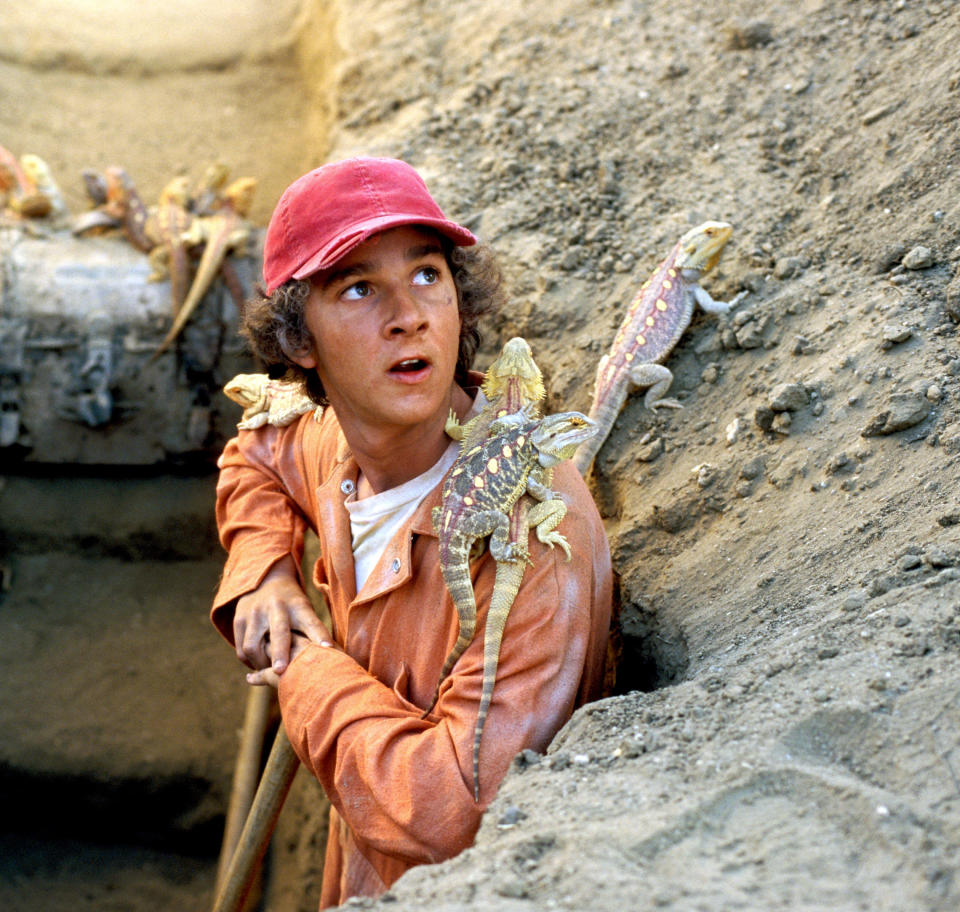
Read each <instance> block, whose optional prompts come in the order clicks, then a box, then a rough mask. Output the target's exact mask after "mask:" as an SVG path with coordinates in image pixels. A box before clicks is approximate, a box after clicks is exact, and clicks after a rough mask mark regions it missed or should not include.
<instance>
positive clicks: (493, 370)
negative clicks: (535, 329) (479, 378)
mask: <svg viewBox="0 0 960 912" xmlns="http://www.w3.org/2000/svg"><path fill="white" fill-rule="evenodd" d="M510 381H515V382H516V383H517V384H518V385H519V390H518V392H519V398H520V400H521V401H522V403H524V404H529V403H534V402H539V401H540V400H541V399H543V397H544V396H545V395H546V390H544V388H543V375H542V374H541V373H540V368H539V367H537V364H536V362H535V361H534V360H533V352H531V351H530V346H529V345H528V344H527V341H526V339H521V338H520V336H514V338H512V339H510V340H509V341H508V342H507V343H506V344H505V345H504V346H503V349H502V350H501V352H500V356H499V357H498V358H497V360H496V361H494V362H493V364H491V365H490V367H488V368H487V373H486V377H485V378H484V381H483V394H484V395H485V396H486V397H487V399H489V400H490V401H491V402H492V401H493V400H494V399H497V398H499V397H500V396H502V395H503V394H504V393H505V392H506V387H507V384H508V383H510Z"/></svg>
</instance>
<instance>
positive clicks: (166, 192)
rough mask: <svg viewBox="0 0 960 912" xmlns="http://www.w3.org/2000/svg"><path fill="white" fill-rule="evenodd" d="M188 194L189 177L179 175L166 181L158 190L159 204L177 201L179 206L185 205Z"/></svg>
mask: <svg viewBox="0 0 960 912" xmlns="http://www.w3.org/2000/svg"><path fill="white" fill-rule="evenodd" d="M189 196H190V179H189V178H188V177H184V176H183V175H181V176H179V177H175V178H173V180H171V181H168V182H167V184H166V186H165V187H164V188H163V189H162V190H161V191H160V205H164V204H166V203H177V204H178V205H180V206H186V205H187V200H188V199H189Z"/></svg>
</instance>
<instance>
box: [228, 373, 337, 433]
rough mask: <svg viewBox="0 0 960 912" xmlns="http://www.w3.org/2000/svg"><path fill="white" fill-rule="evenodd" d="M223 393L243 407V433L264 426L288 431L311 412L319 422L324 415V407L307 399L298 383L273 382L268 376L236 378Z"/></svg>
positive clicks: (241, 425) (249, 375)
mask: <svg viewBox="0 0 960 912" xmlns="http://www.w3.org/2000/svg"><path fill="white" fill-rule="evenodd" d="M223 391H224V393H226V394H227V396H229V397H230V398H231V399H232V400H233V401H234V402H236V403H237V404H238V405H242V406H243V415H242V416H241V419H240V421H239V423H238V424H237V427H238V428H242V429H244V430H255V429H256V428H259V427H263V426H264V425H265V424H269V425H272V426H273V427H286V425H288V424H292V423H293V422H294V421H296V419H297V418H299V417H300V416H301V415H306V414H307V413H309V412H313V417H314V420H316V421H319V420H320V418H321V416H322V415H323V406H320V405H317V403H316V402H314V401H313V400H312V399H311V398H310V397H309V396H307V394H306V393H305V392H304V391H303V387H302V386H301V385H300V384H299V383H295V382H292V381H289V380H272V379H271V378H270V377H269V376H267V375H266V374H237V375H236V376H235V377H234V378H233V379H232V380H231V381H230V382H229V383H228V384H227V385H226V386H225V387H224V388H223Z"/></svg>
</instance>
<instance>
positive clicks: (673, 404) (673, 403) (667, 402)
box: [649, 399, 683, 412]
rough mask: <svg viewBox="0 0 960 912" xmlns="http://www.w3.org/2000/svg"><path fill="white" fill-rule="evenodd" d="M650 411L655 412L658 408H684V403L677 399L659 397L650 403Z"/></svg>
mask: <svg viewBox="0 0 960 912" xmlns="http://www.w3.org/2000/svg"><path fill="white" fill-rule="evenodd" d="M649 408H650V411H651V412H655V411H656V410H657V409H658V408H672V409H682V408H683V405H682V404H681V403H680V402H678V401H677V400H676V399H657V401H656V402H651V403H650V405H649Z"/></svg>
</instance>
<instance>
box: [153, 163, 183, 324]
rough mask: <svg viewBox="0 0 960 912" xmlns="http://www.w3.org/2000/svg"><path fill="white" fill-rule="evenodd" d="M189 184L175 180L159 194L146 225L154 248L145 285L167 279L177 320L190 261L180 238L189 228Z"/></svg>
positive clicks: (176, 178) (180, 179)
mask: <svg viewBox="0 0 960 912" xmlns="http://www.w3.org/2000/svg"><path fill="white" fill-rule="evenodd" d="M188 187H189V181H188V179H187V178H186V177H182V176H181V177H175V178H173V180H171V181H169V182H168V183H167V185H166V186H165V187H164V188H163V190H161V191H160V199H159V202H158V203H157V206H156V209H154V210H153V212H151V213H150V217H149V219H148V221H147V224H146V232H147V234H148V236H149V237H150V238H151V239H152V240H153V241H154V242H155V244H156V246H155V247H154V248H153V249H152V250H151V251H150V253H149V260H150V265H151V266H152V267H153V272H152V273H151V274H150V275H149V276H147V281H148V282H162V281H164V280H165V279H168V278H169V279H170V300H171V306H172V309H173V315H174V316H176V315H177V314H178V313H179V312H180V308H181V307H182V306H183V302H184V300H185V299H186V297H187V288H188V286H189V284H190V258H189V256H188V255H187V245H186V244H185V243H184V240H183V235H184V233H185V232H186V231H187V230H188V229H189V228H190V225H191V222H192V221H193V216H192V215H191V214H190V212H189V211H188V209H187V205H188V203H189V197H188Z"/></svg>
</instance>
